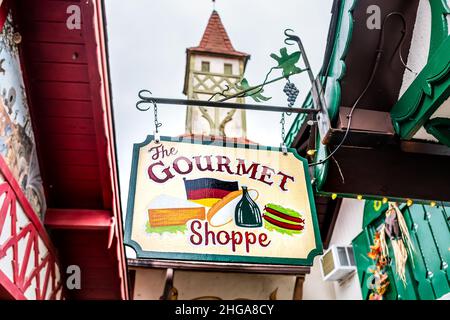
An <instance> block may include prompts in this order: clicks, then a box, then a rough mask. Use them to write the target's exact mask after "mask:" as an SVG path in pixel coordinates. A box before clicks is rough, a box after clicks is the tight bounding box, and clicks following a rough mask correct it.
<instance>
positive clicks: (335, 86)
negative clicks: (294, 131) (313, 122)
mask: <svg viewBox="0 0 450 320" xmlns="http://www.w3.org/2000/svg"><path fill="white" fill-rule="evenodd" d="M357 2H358V1H357V0H343V1H342V3H341V7H340V10H339V20H338V25H337V28H336V37H335V41H334V44H333V53H332V55H331V58H330V61H328V62H327V64H329V68H327V66H324V68H323V69H324V70H328V73H327V74H325V75H324V76H325V77H327V78H326V88H325V93H324V95H325V101H326V104H327V109H328V115H329V117H330V120H331V122H333V121H335V120H336V117H337V115H338V114H339V107H340V102H341V80H342V79H343V78H344V76H345V72H346V65H345V58H346V57H347V53H348V50H349V48H350V43H351V40H352V35H353V20H354V19H353V10H354V8H355V6H356V3H357Z"/></svg>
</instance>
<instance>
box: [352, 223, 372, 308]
mask: <svg viewBox="0 0 450 320" xmlns="http://www.w3.org/2000/svg"><path fill="white" fill-rule="evenodd" d="M370 244H371V242H370V240H369V235H368V231H367V230H363V231H362V232H361V233H360V234H359V235H358V236H357V237H356V238H355V239H353V241H352V245H353V254H354V256H355V262H356V266H357V270H358V279H359V285H360V287H361V293H362V298H363V299H364V300H367V299H368V298H369V294H370V292H369V288H368V287H367V280H368V279H369V277H370V274H369V273H368V272H367V268H369V267H370V266H371V265H373V261H372V259H370V258H369V257H368V256H367V253H368V252H369V251H370Z"/></svg>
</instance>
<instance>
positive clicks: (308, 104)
mask: <svg viewBox="0 0 450 320" xmlns="http://www.w3.org/2000/svg"><path fill="white" fill-rule="evenodd" d="M302 108H305V109H306V108H313V103H312V96H311V91H309V92H308V95H307V96H306V98H305V100H304V101H303V104H302ZM305 120H306V113H298V114H297V116H296V117H295V119H294V122H293V123H292V125H291V127H290V128H289V131H288V133H287V135H286V138H285V139H284V143H285V144H286V145H287V146H288V147H291V146H292V142H293V141H294V139H295V137H296V136H297V132H298V130H300V127H301V126H302V125H303V122H305Z"/></svg>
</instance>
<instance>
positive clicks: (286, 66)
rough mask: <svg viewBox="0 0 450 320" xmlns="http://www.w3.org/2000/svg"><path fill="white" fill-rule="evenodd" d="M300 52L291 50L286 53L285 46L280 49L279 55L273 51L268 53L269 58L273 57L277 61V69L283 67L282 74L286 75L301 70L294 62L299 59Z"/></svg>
mask: <svg viewBox="0 0 450 320" xmlns="http://www.w3.org/2000/svg"><path fill="white" fill-rule="evenodd" d="M300 56H301V53H300V51H296V52H293V53H291V54H288V52H287V49H286V48H281V49H280V56H277V55H276V54H275V53H272V54H271V55H270V57H271V58H273V59H275V61H277V62H278V66H277V67H275V68H277V69H283V76H285V77H288V76H290V75H292V74H294V73H299V72H301V71H302V70H301V69H300V68H299V67H297V66H296V65H295V64H296V63H297V62H298V60H300Z"/></svg>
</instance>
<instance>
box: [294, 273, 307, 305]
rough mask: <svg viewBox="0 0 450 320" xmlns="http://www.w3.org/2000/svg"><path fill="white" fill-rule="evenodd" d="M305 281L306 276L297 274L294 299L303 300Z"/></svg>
mask: <svg viewBox="0 0 450 320" xmlns="http://www.w3.org/2000/svg"><path fill="white" fill-rule="evenodd" d="M304 282H305V276H304V275H302V276H297V277H296V278H295V287H294V294H293V296H292V300H303V283H304Z"/></svg>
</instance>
